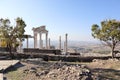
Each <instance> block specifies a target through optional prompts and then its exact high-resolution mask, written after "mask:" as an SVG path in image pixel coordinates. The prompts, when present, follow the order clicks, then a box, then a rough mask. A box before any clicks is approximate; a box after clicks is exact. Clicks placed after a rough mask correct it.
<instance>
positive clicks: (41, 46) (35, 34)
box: [34, 32, 50, 49]
mask: <svg viewBox="0 0 120 80" xmlns="http://www.w3.org/2000/svg"><path fill="white" fill-rule="evenodd" d="M37 34H38V33H35V32H34V48H37ZM45 34H46V39H45V41H46V47H45V49H48V48H49V47H48V33H45ZM39 38H40V39H39V48H40V49H43V40H42V33H39ZM49 42H50V41H49ZM49 44H50V43H49Z"/></svg>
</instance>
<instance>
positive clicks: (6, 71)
mask: <svg viewBox="0 0 120 80" xmlns="http://www.w3.org/2000/svg"><path fill="white" fill-rule="evenodd" d="M23 66H24V65H23V64H21V63H20V62H19V63H17V64H16V65H14V66H10V67H9V68H7V69H6V70H4V71H3V73H8V72H10V71H16V70H17V69H18V68H20V67H23Z"/></svg>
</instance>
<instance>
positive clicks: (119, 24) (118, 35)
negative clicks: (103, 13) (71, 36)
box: [91, 19, 120, 58]
mask: <svg viewBox="0 0 120 80" xmlns="http://www.w3.org/2000/svg"><path fill="white" fill-rule="evenodd" d="M91 30H92V36H93V37H94V38H97V39H99V40H100V41H102V42H104V44H105V45H106V46H109V47H110V48H111V54H112V58H113V57H115V54H114V50H115V48H116V46H117V45H118V44H119V43H120V21H117V20H115V19H113V20H105V21H102V22H101V26H99V25H97V24H93V25H92V29H91Z"/></svg>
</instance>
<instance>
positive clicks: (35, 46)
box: [34, 32, 37, 48]
mask: <svg viewBox="0 0 120 80" xmlns="http://www.w3.org/2000/svg"><path fill="white" fill-rule="evenodd" d="M34 48H37V33H36V32H34Z"/></svg>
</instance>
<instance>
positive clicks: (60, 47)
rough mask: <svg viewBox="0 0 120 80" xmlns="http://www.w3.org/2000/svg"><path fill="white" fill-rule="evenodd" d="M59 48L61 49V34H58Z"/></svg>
mask: <svg viewBox="0 0 120 80" xmlns="http://www.w3.org/2000/svg"><path fill="white" fill-rule="evenodd" d="M59 49H60V50H61V36H59Z"/></svg>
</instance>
